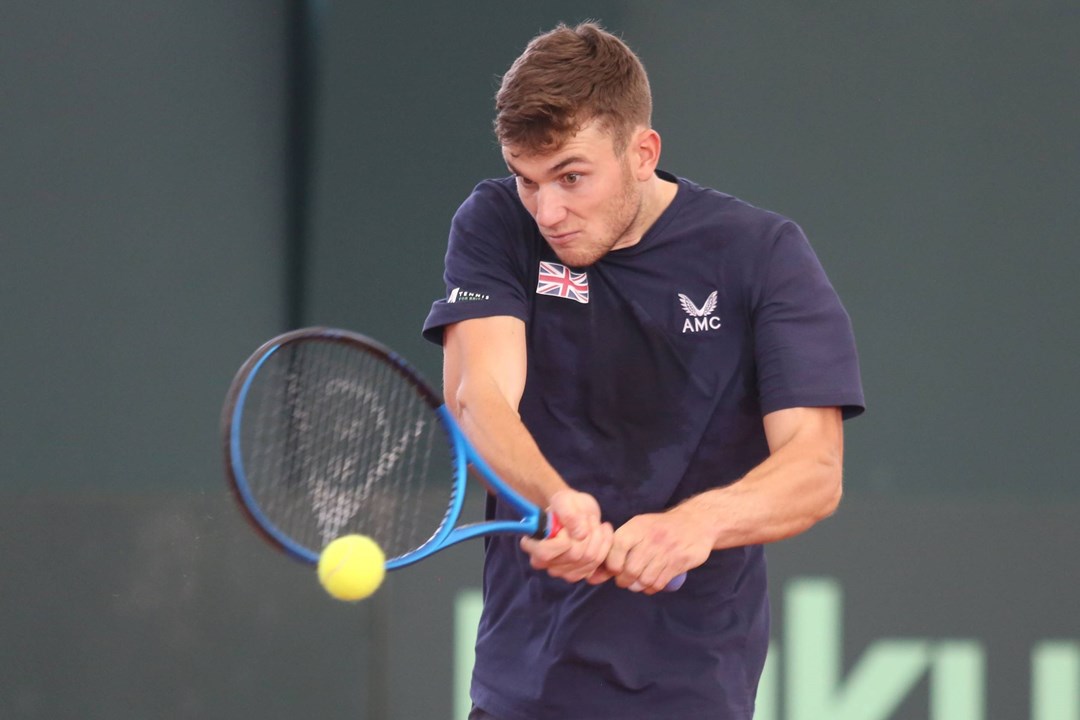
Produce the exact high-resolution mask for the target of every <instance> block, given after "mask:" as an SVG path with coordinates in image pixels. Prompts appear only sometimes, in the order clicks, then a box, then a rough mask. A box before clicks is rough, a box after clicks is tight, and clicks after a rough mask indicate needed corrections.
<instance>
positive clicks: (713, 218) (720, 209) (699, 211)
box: [680, 179, 792, 233]
mask: <svg viewBox="0 0 1080 720" xmlns="http://www.w3.org/2000/svg"><path fill="white" fill-rule="evenodd" d="M680 182H681V183H683V184H684V186H685V189H686V193H687V209H688V210H690V213H688V215H689V217H690V219H692V220H698V221H702V222H713V223H719V224H724V225H728V226H732V227H739V228H742V229H745V230H758V231H761V232H766V233H768V232H770V231H775V230H777V229H779V228H780V227H782V226H784V225H786V224H789V223H792V220H791V219H790V218H789V217H787V216H786V215H783V214H781V213H779V212H776V211H774V210H769V209H767V208H763V207H760V206H758V205H755V204H754V203H752V202H749V201H747V200H744V199H742V198H741V197H738V196H736V195H732V194H730V193H726V192H722V191H720V190H716V189H714V188H711V187H707V186H704V185H699V184H697V183H695V182H693V181H692V180H685V179H680Z"/></svg>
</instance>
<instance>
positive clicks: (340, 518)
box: [241, 339, 454, 558]
mask: <svg viewBox="0 0 1080 720" xmlns="http://www.w3.org/2000/svg"><path fill="white" fill-rule="evenodd" d="M241 433H242V442H241V447H243V448H245V449H251V454H250V456H245V457H243V463H244V470H245V475H246V478H247V483H248V486H249V488H250V490H251V492H252V494H253V495H254V496H255V501H256V503H257V504H258V505H259V506H260V507H261V508H262V509H263V512H264V513H265V514H266V515H267V518H268V520H269V521H270V522H271V523H272V524H274V525H275V526H276V527H278V528H279V529H280V530H281V531H282V532H283V533H284V534H285V535H287V536H288V537H290V538H292V539H293V540H294V541H296V542H297V543H299V544H301V545H303V546H304V547H306V548H309V549H312V550H315V551H319V550H321V548H322V547H324V546H325V545H326V544H327V543H328V542H330V541H331V540H333V539H334V538H336V537H339V536H341V535H343V534H347V533H362V534H365V535H369V536H371V537H372V538H373V539H374V540H375V541H376V542H378V543H379V544H380V546H382V547H383V549H384V551H385V552H386V554H387V557H389V558H393V557H396V556H398V555H401V554H404V553H405V552H408V551H410V550H413V549H415V548H416V547H418V546H420V545H422V544H423V543H424V542H426V541H427V540H428V539H429V538H430V537H431V536H432V534H433V532H434V531H435V530H436V529H437V528H438V527H440V526H441V525H442V524H443V522H444V521H445V518H446V515H447V511H448V507H449V503H448V499H447V495H448V493H449V492H451V490H450V488H453V486H454V484H453V482H451V476H452V468H451V467H450V465H449V463H446V464H444V463H443V462H434V463H433V458H432V455H433V454H434V453H433V451H434V449H435V447H436V446H437V444H436V438H437V437H439V436H440V434H441V433H442V430H441V427H440V425H439V421H438V419H437V417H436V415H435V414H434V412H433V410H432V408H431V407H430V405H429V404H428V403H427V401H426V400H425V399H424V398H423V397H422V396H420V395H419V394H418V392H417V391H416V390H415V389H414V388H413V386H412V384H411V383H410V382H409V381H408V379H406V378H405V377H404V376H403V375H401V373H400V372H399V371H398V370H397V369H396V368H394V367H393V366H392V365H390V364H389V363H387V362H386V361H385V360H383V359H381V358H379V357H377V356H375V355H372V354H370V353H367V352H359V351H358V350H357V349H356V348H354V347H351V346H348V345H344V344H342V343H337V342H332V341H326V340H318V339H309V340H307V341H303V342H294V343H290V344H286V345H284V346H282V347H280V348H279V349H278V350H277V351H275V352H274V353H273V354H272V355H270V356H269V357H268V358H267V359H266V360H265V361H264V362H263V364H262V366H261V367H260V369H259V370H258V372H257V373H256V375H255V377H254V378H253V379H252V382H251V385H250V387H249V390H248V393H247V399H246V401H245V406H244V408H243V414H242V423H241ZM440 445H441V446H443V447H445V443H440Z"/></svg>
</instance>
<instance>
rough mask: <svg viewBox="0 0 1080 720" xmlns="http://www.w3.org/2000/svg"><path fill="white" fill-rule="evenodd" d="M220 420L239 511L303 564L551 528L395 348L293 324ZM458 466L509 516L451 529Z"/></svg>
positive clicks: (402, 559)
mask: <svg viewBox="0 0 1080 720" xmlns="http://www.w3.org/2000/svg"><path fill="white" fill-rule="evenodd" d="M222 428H223V439H224V450H225V467H226V474H227V478H228V480H229V484H230V485H231V487H232V489H233V492H234V495H235V496H236V499H237V501H238V502H239V504H240V506H241V508H243V510H244V512H245V514H246V515H247V517H248V519H249V520H251V522H252V524H253V525H254V526H255V528H256V529H257V530H258V531H259V532H260V534H261V535H262V536H263V537H264V538H265V539H266V540H268V541H269V542H270V543H271V544H272V545H274V546H275V547H277V548H280V549H281V550H284V551H285V552H286V553H287V554H288V555H290V556H292V557H293V558H295V559H297V560H300V561H302V562H306V563H310V564H316V563H318V560H319V555H320V553H321V552H322V549H323V548H324V547H325V546H326V545H327V544H329V543H330V542H331V541H332V540H334V539H335V538H338V537H340V536H342V535H347V534H351V533H358V534H363V535H367V536H369V537H371V538H372V539H373V540H374V541H375V542H376V543H378V544H379V546H380V547H381V548H382V549H383V552H384V553H385V554H386V558H387V560H386V568H387V570H395V569H397V568H401V567H404V566H407V565H410V564H412V563H415V562H417V561H419V560H422V559H423V558H425V557H428V556H429V555H431V554H432V553H435V552H437V551H439V550H442V549H443V548H446V547H449V546H451V545H454V544H457V543H459V542H461V541H463V540H467V539H469V538H474V537H478V536H481V535H490V534H494V533H510V534H515V535H527V536H531V537H535V538H545V537H552V536H554V535H556V534H557V533H558V532H559V531H560V529H561V525H560V523H559V521H558V518H556V517H555V516H554V515H551V514H548V513H545V512H544V510H542V509H541V508H539V507H537V506H536V505H534V504H533V503H531V502H529V501H528V500H526V499H525V498H523V497H522V496H521V495H519V494H518V493H517V492H515V491H514V490H513V489H512V488H511V487H510V486H509V485H507V484H506V483H505V482H503V481H502V480H501V479H499V477H498V476H497V475H496V474H495V473H494V472H493V471H492V470H491V468H490V467H488V465H487V463H485V462H484V460H483V458H481V457H480V456H479V455H478V454H477V453H476V451H475V450H474V449H473V448H472V446H471V445H470V444H469V442H468V441H467V440H466V439H465V436H464V434H463V433H462V432H461V430H460V429H459V428H458V426H457V423H456V422H455V421H454V419H453V417H452V416H451V414H450V412H449V410H448V409H447V408H446V405H445V404H443V401H442V399H441V398H440V396H439V395H438V393H436V392H435V391H434V390H432V389H431V387H430V386H429V385H428V384H427V383H426V382H425V381H424V380H423V379H422V378H421V377H420V375H419V374H418V373H417V372H416V371H415V370H414V369H413V368H412V367H411V366H410V365H409V364H408V363H407V362H406V361H405V360H404V359H403V358H402V357H400V356H399V355H397V354H396V353H394V352H393V351H392V350H390V349H389V348H387V347H385V346H383V345H381V344H380V343H378V342H376V341H374V340H372V339H370V338H367V337H364V336H363V335H359V334H356V333H352V332H348V331H345V330H336V329H330V328H305V329H301V330H295V331H292V332H289V333H285V334H284V335H279V336H278V337H275V338H273V339H272V340H270V341H268V342H266V343H265V344H263V345H262V347H260V348H259V349H258V350H257V351H256V352H255V353H254V354H253V355H252V356H251V357H250V358H248V360H247V361H246V362H245V363H244V364H243V366H242V367H241V368H240V370H239V371H238V372H237V374H236V377H235V378H234V379H233V382H232V385H231V386H230V388H229V393H228V396H227V397H226V401H225V407H224V410H223V412H222ZM470 466H471V467H472V468H473V469H474V470H475V471H476V472H477V473H479V475H480V476H481V478H482V480H483V482H484V483H485V484H486V485H487V487H488V490H489V491H490V492H493V493H495V494H496V495H498V497H499V498H500V499H501V500H503V501H505V502H506V503H508V504H509V505H510V506H511V507H512V508H513V509H514V511H515V513H516V514H517V519H512V520H488V521H484V522H477V523H469V524H459V519H460V516H461V511H462V507H463V504H464V500H465V493H466V488H467V478H468V469H469V467H470ZM683 579H685V574H684V575H681V576H679V577H678V578H676V579H675V580H673V581H672V584H671V585H669V587H668V589H677V587H678V586H681V585H682V580H683Z"/></svg>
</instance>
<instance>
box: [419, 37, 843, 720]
mask: <svg viewBox="0 0 1080 720" xmlns="http://www.w3.org/2000/svg"><path fill="white" fill-rule="evenodd" d="M651 106H652V101H651V95H650V90H649V83H648V80H647V78H646V74H645V70H644V68H643V67H642V65H641V62H640V61H639V59H638V58H637V57H636V56H635V55H634V53H633V52H632V51H631V50H630V49H629V48H628V47H627V46H626V45H625V44H624V43H623V42H622V41H621V40H620V39H618V38H616V37H615V36H613V35H611V34H609V33H607V32H606V31H604V30H602V29H601V28H600V27H598V26H597V25H595V24H582V25H579V26H578V27H575V28H569V27H566V26H562V25H560V26H559V27H557V28H556V29H554V30H552V31H550V32H548V33H545V34H543V35H540V36H538V37H536V38H534V39H533V40H532V42H531V43H530V44H529V45H528V47H527V48H526V49H525V51H524V53H523V54H522V55H521V56H520V57H519V58H518V59H517V60H516V61H515V62H514V64H513V65H512V66H511V68H510V69H509V71H508V72H507V73H506V74H505V75H504V76H503V79H502V85H501V88H500V89H499V92H498V94H497V98H496V111H497V117H496V121H495V132H496V135H497V138H498V140H499V143H500V145H501V151H502V156H503V159H504V160H505V161H506V166H507V168H508V169H509V171H510V174H511V175H510V177H506V178H503V179H494V180H486V181H484V182H481V183H480V184H479V185H478V186H477V187H476V189H475V190H474V191H473V193H472V194H471V196H470V197H469V198H468V199H467V200H466V201H465V202H464V204H462V206H461V207H460V209H459V210H458V211H457V213H456V215H455V216H454V219H453V223H452V225H451V231H450V238H449V249H448V251H447V254H446V270H445V281H446V288H447V294H446V297H445V298H443V299H441V300H439V301H437V302H436V303H435V304H434V305H433V307H432V309H431V313H430V315H429V316H428V318H427V321H426V323H425V325H424V333H425V336H426V337H428V338H429V339H430V340H432V341H435V342H441V343H442V345H443V347H444V383H445V394H446V400H447V403H448V405H449V406H450V408H451V409H452V411H453V412H454V413H455V415H456V416H457V418H458V419H459V420H460V422H461V425H462V427H463V429H464V431H465V432H466V434H467V435H468V436H469V438H470V439H471V441H472V442H473V443H474V444H475V446H476V447H477V449H478V450H479V451H480V453H481V454H482V455H483V456H484V457H485V458H486V459H487V460H489V461H490V463H491V464H492V465H493V466H494V469H495V470H496V472H497V473H498V474H500V475H501V476H502V477H503V478H506V479H507V480H508V481H509V482H510V483H511V484H512V485H513V486H514V487H516V488H517V489H518V490H520V491H521V492H522V493H523V494H525V495H526V496H528V497H529V498H530V499H532V500H533V501H535V502H537V503H539V504H540V505H541V506H542V507H549V508H550V509H551V510H552V511H553V512H555V513H556V514H558V516H559V517H560V518H561V520H562V522H563V523H564V525H565V527H566V531H564V532H562V533H560V534H559V535H557V536H556V537H553V538H551V539H548V540H543V541H538V540H524V541H518V540H514V539H512V538H509V537H503V536H500V537H497V538H492V539H489V540H488V542H487V549H486V561H485V567H484V609H483V615H482V618H481V621H480V627H479V632H478V638H477V645H476V664H475V671H474V675H473V681H472V699H473V704H474V709H473V712H472V715H471V716H470V717H471V718H473V720H480V719H487V720H492V719H494V720H605V719H615V718H618V720H690V719H694V718H711V719H713V720H750V718H751V716H752V715H753V710H754V697H755V694H756V688H757V684H758V680H759V677H760V675H761V671H762V666H763V664H764V661H765V652H766V646H767V643H768V635H769V607H768V598H767V593H766V577H765V575H766V574H765V556H764V553H763V548H762V545H763V544H764V543H769V542H773V541H776V540H781V539H783V538H787V537H790V536H792V535H795V534H797V533H800V532H802V531H804V530H806V529H807V528H809V527H811V526H812V525H814V524H815V523H816V522H818V521H819V520H821V519H823V518H825V517H826V516H828V515H830V514H831V513H832V512H833V511H834V510H835V509H836V507H837V503H838V502H839V500H840V494H841V465H842V456H843V429H842V420H843V419H844V418H846V417H851V416H854V415H857V414H858V413H860V412H861V411H862V409H863V395H862V389H861V384H860V379H859V368H858V361H857V358H856V352H855V344H854V340H853V337H852V331H851V324H850V321H849V319H848V316H847V313H846V312H845V310H844V308H843V307H842V305H841V303H840V301H839V299H838V298H837V295H836V293H835V292H834V290H833V288H832V287H831V285H830V284H829V281H828V280H827V279H826V276H825V273H824V272H823V270H822V268H821V265H820V264H819V262H818V260H817V258H816V257H815V255H814V253H813V251H812V250H811V248H810V246H809V244H808V242H807V240H806V238H805V237H804V235H803V232H802V231H801V230H800V228H799V227H798V226H797V225H796V224H795V223H793V222H792V221H790V220H788V219H786V218H784V217H782V216H780V215H777V214H775V213H772V212H768V211H765V210H762V209H759V208H756V207H754V206H752V205H750V204H748V203H746V202H743V201H741V200H739V199H736V198H734V197H732V196H730V195H726V194H723V193H721V192H717V191H715V190H711V189H708V188H705V187H702V186H699V185H696V184H695V183H693V182H691V181H689V180H686V179H683V178H680V177H677V176H675V175H671V174H668V173H666V172H663V171H661V170H659V169H658V168H657V165H658V163H659V160H660V136H659V135H658V134H657V132H656V130H654V129H653V128H652V126H651V120H650V117H651ZM504 512H506V513H507V516H509V515H510V512H509V511H508V510H505V509H504V508H502V507H500V506H499V503H498V502H496V501H493V500H492V501H489V508H488V513H489V514H490V515H491V516H501V515H502V514H503V513H504ZM683 572H687V573H688V576H687V579H686V582H685V585H684V586H683V587H682V588H681V589H680V590H678V591H675V592H660V591H661V590H662V589H663V588H664V587H665V585H666V584H667V583H668V582H669V581H671V580H672V579H673V578H675V577H676V576H678V575H679V574H680V573H683Z"/></svg>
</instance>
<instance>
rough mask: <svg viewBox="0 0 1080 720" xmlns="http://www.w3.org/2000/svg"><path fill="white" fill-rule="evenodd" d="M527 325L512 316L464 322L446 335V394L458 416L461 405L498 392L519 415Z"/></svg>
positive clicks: (444, 345) (452, 326)
mask: <svg viewBox="0 0 1080 720" xmlns="http://www.w3.org/2000/svg"><path fill="white" fill-rule="evenodd" d="M526 367H527V366H526V350H525V323H524V322H522V321H521V320H520V319H518V318H515V317H510V316H504V315H499V316H493V317H484V318H475V319H471V320H463V321H461V322H458V323H454V324H453V325H447V326H446V329H445V331H444V334H443V392H444V395H445V396H446V404H447V405H448V406H449V408H450V410H451V411H452V412H453V413H454V414H455V415H457V414H458V413H459V410H460V408H459V402H460V401H461V399H463V398H466V397H468V396H469V395H470V394H471V393H474V392H476V391H477V390H483V389H490V388H495V389H497V390H498V392H499V394H500V395H501V396H502V397H503V398H504V399H505V400H506V402H507V404H508V405H510V407H511V408H513V409H514V410H515V411H516V410H517V407H518V403H519V402H520V401H521V395H522V393H523V392H524V391H525V375H526Z"/></svg>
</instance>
